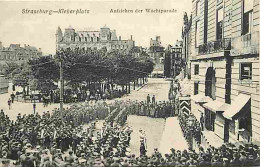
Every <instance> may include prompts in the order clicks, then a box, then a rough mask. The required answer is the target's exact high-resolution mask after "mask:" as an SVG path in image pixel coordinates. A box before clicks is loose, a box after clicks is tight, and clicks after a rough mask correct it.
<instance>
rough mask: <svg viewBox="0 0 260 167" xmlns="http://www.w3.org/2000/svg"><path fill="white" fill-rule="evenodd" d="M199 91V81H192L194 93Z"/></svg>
mask: <svg viewBox="0 0 260 167" xmlns="http://www.w3.org/2000/svg"><path fill="white" fill-rule="evenodd" d="M198 93H199V83H198V82H195V83H194V95H196V94H198Z"/></svg>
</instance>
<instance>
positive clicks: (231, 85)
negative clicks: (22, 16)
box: [184, 0, 260, 145]
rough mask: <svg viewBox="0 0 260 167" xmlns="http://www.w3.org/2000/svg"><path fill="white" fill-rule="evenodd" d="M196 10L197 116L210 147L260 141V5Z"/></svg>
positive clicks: (222, 4)
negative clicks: (225, 143)
mask: <svg viewBox="0 0 260 167" xmlns="http://www.w3.org/2000/svg"><path fill="white" fill-rule="evenodd" d="M192 5H193V6H192V9H193V10H192V24H191V36H190V37H191V45H190V46H191V47H190V49H188V50H189V51H190V53H191V55H190V57H189V60H190V62H191V80H192V85H191V87H192V93H193V95H192V96H191V112H192V113H193V114H194V115H195V116H196V118H197V119H198V120H199V121H201V123H202V124H203V127H202V129H203V139H204V141H207V142H204V143H205V144H212V145H213V144H221V143H223V142H233V143H236V142H239V141H243V142H251V141H253V142H258V141H260V110H259V106H260V101H259V100H260V96H259V78H260V77H259V74H260V73H259V0H217V1H216V0H193V1H192ZM184 45H187V43H186V42H185V43H184ZM186 47H188V46H186Z"/></svg>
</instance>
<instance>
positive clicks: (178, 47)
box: [164, 40, 185, 78]
mask: <svg viewBox="0 0 260 167" xmlns="http://www.w3.org/2000/svg"><path fill="white" fill-rule="evenodd" d="M182 49H183V42H182V41H179V40H177V41H176V43H175V44H174V45H173V46H171V45H168V47H167V49H166V52H165V61H167V62H166V63H165V68H164V72H165V76H166V77H171V78H175V77H176V76H177V75H179V74H180V71H181V68H182V67H183V65H184V64H183V63H184V62H185V61H184V59H183V57H182V56H183V55H182Z"/></svg>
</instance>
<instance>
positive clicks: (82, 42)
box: [56, 26, 135, 51]
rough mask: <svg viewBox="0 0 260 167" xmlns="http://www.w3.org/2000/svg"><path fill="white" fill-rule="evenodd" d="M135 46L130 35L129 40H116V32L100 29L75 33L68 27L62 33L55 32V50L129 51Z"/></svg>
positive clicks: (106, 28)
mask: <svg viewBox="0 0 260 167" xmlns="http://www.w3.org/2000/svg"><path fill="white" fill-rule="evenodd" d="M134 46H135V41H133V38H132V35H131V37H130V39H127V40H122V39H121V36H119V38H117V35H116V30H110V28H109V27H106V26H104V27H102V28H100V31H75V29H73V28H71V27H69V28H66V29H65V31H64V33H63V32H62V31H61V29H60V27H58V29H57V32H56V48H57V49H58V50H59V49H62V48H71V49H75V48H84V49H97V50H99V49H104V48H105V49H106V50H108V51H109V50H130V49H132V48H133V47H134Z"/></svg>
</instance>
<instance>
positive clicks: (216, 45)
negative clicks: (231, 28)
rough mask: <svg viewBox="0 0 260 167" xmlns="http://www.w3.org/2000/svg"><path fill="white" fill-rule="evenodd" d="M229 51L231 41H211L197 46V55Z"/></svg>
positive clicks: (226, 39)
mask: <svg viewBox="0 0 260 167" xmlns="http://www.w3.org/2000/svg"><path fill="white" fill-rule="evenodd" d="M230 49H231V39H230V38H224V39H220V40H217V41H211V42H208V43H205V44H202V45H200V46H199V54H200V55H205V54H209V53H217V52H221V51H225V50H230Z"/></svg>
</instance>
